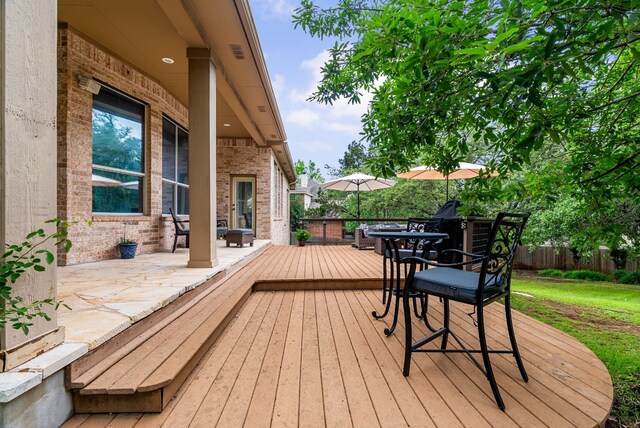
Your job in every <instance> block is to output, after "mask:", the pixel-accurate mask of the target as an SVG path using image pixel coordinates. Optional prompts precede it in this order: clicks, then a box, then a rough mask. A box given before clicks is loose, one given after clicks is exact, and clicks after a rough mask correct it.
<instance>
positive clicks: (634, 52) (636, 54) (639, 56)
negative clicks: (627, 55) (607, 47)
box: [629, 46, 640, 61]
mask: <svg viewBox="0 0 640 428" xmlns="http://www.w3.org/2000/svg"><path fill="white" fill-rule="evenodd" d="M629 50H630V51H631V55H633V57H634V58H635V60H636V61H640V51H638V49H636V48H634V47H633V46H630V47H629Z"/></svg>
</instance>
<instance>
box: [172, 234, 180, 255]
mask: <svg viewBox="0 0 640 428" xmlns="http://www.w3.org/2000/svg"><path fill="white" fill-rule="evenodd" d="M177 246H178V234H177V233H176V234H175V235H174V237H173V250H171V252H172V253H175V252H176V247H177Z"/></svg>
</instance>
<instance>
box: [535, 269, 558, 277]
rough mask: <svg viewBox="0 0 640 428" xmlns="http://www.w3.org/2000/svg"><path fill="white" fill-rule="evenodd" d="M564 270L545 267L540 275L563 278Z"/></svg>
mask: <svg viewBox="0 0 640 428" xmlns="http://www.w3.org/2000/svg"><path fill="white" fill-rule="evenodd" d="M563 274H564V272H562V271H561V270H558V269H545V270H543V271H540V272H539V273H538V275H539V276H549V277H553V278H561V277H562V275H563Z"/></svg>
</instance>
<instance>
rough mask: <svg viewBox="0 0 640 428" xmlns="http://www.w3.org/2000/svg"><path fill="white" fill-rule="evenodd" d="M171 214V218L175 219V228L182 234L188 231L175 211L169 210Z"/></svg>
mask: <svg viewBox="0 0 640 428" xmlns="http://www.w3.org/2000/svg"><path fill="white" fill-rule="evenodd" d="M169 212H170V213H171V218H173V225H174V226H175V228H176V230H179V231H181V232H185V231H187V230H188V229H187V228H186V227H185V225H184V223H183V222H182V221H181V220H180V219H179V218H178V216H176V215H175V213H174V212H173V209H171V208H169Z"/></svg>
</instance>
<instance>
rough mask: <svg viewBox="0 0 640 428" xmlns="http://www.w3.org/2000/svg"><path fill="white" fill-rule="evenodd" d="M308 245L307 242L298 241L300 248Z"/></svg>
mask: <svg viewBox="0 0 640 428" xmlns="http://www.w3.org/2000/svg"><path fill="white" fill-rule="evenodd" d="M306 243H307V241H301V240H299V241H298V246H299V247H304V246H305V244H306Z"/></svg>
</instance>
